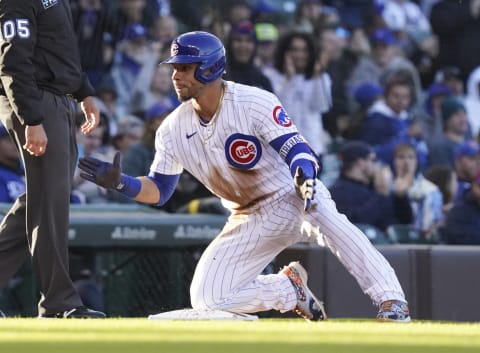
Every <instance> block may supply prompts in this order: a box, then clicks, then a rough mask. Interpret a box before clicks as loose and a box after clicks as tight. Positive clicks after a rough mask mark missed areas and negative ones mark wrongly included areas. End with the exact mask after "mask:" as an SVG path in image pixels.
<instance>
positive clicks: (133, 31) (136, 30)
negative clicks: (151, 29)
mask: <svg viewBox="0 0 480 353" xmlns="http://www.w3.org/2000/svg"><path fill="white" fill-rule="evenodd" d="M146 36H147V29H146V28H145V26H144V25H142V24H141V23H132V24H129V25H127V26H126V27H125V34H124V38H125V39H128V40H135V39H139V38H145V37H146Z"/></svg>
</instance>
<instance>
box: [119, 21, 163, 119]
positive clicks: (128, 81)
mask: <svg viewBox="0 0 480 353" xmlns="http://www.w3.org/2000/svg"><path fill="white" fill-rule="evenodd" d="M157 63H158V53H157V52H156V51H155V50H154V49H153V48H152V46H151V45H150V44H149V42H148V41H147V29H146V28H145V27H144V26H143V25H141V24H140V23H134V24H130V25H128V26H127V27H126V29H125V37H124V39H123V40H122V41H121V42H119V43H118V45H117V48H116V53H115V58H114V62H113V66H112V69H111V77H112V79H113V83H114V88H115V91H116V92H117V95H118V98H117V101H116V103H117V107H116V111H117V114H118V115H119V116H124V115H128V114H130V113H132V112H133V111H132V109H133V107H134V106H135V105H134V103H135V102H134V101H132V92H134V91H136V90H137V87H144V86H148V84H149V81H150V76H151V74H152V73H153V71H154V70H155V67H156V65H157ZM144 70H146V71H147V72H148V74H143V73H142V71H144ZM146 77H147V78H148V80H146Z"/></svg>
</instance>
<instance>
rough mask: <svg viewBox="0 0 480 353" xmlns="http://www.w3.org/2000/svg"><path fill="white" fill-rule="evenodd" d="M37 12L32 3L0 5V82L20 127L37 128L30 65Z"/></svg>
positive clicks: (39, 115) (36, 98)
mask: <svg viewBox="0 0 480 353" xmlns="http://www.w3.org/2000/svg"><path fill="white" fill-rule="evenodd" d="M36 12H37V9H36V7H35V5H34V2H33V1H24V0H20V1H19V0H2V1H0V28H1V38H0V80H1V83H2V86H3V90H4V91H5V94H6V95H7V97H8V100H9V102H10V104H11V106H12V108H13V111H14V112H15V114H16V115H17V116H18V117H19V119H20V120H21V121H22V123H25V124H27V125H38V124H40V123H41V122H42V120H43V116H42V112H41V110H40V109H39V107H40V99H41V91H40V90H39V89H38V87H37V85H36V81H35V67H34V65H33V63H32V60H33V55H34V53H35V43H36V40H37V30H36Z"/></svg>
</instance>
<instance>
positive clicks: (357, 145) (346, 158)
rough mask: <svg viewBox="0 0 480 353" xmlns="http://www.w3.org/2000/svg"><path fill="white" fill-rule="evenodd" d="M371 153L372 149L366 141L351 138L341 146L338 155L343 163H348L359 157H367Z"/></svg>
mask: <svg viewBox="0 0 480 353" xmlns="http://www.w3.org/2000/svg"><path fill="white" fill-rule="evenodd" d="M373 153H374V151H373V149H372V147H371V146H370V145H369V144H368V143H366V142H363V141H354V140H352V141H348V142H346V143H345V144H344V145H343V146H342V148H341V150H340V154H339V157H340V160H341V161H342V162H343V163H344V164H350V163H353V162H356V161H357V160H359V159H364V158H367V157H368V156H369V155H371V154H373Z"/></svg>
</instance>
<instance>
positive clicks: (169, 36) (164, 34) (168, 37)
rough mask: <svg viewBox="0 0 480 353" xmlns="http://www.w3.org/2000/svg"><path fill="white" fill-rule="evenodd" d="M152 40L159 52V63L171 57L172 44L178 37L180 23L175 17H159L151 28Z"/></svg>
mask: <svg viewBox="0 0 480 353" xmlns="http://www.w3.org/2000/svg"><path fill="white" fill-rule="evenodd" d="M149 32H150V38H151V40H152V41H153V46H154V49H155V50H156V51H157V52H158V55H159V61H163V60H164V59H166V58H168V57H169V56H170V43H172V40H173V39H175V37H176V36H177V35H178V22H177V19H176V18H175V17H173V16H169V15H167V16H159V17H157V18H156V19H155V21H154V22H153V24H152V26H151V27H150V31H149Z"/></svg>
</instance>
